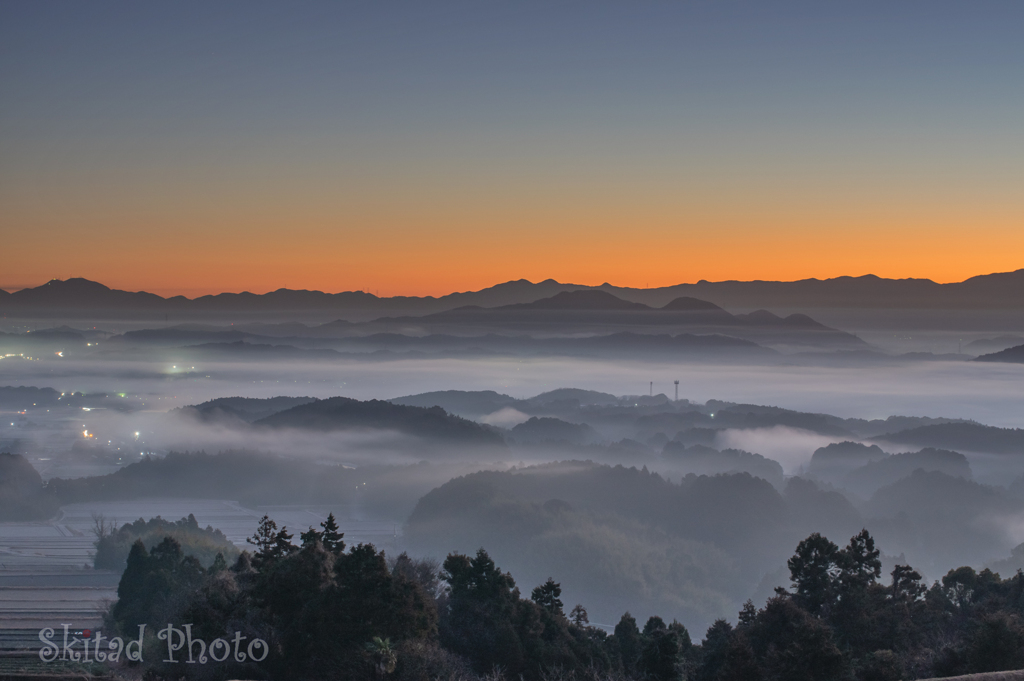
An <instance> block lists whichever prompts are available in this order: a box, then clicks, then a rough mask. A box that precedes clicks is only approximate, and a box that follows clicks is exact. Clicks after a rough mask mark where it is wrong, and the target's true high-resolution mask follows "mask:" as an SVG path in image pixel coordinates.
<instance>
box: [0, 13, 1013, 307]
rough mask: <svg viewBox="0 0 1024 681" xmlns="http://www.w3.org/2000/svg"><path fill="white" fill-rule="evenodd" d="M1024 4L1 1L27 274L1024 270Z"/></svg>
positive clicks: (3, 102) (194, 279) (300, 279)
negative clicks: (1022, 36)
mask: <svg viewBox="0 0 1024 681" xmlns="http://www.w3.org/2000/svg"><path fill="white" fill-rule="evenodd" d="M1022 34H1024V3H1020V2H1019V1H1016V0H1014V1H1007V2H986V1H984V0H982V1H979V2H970V3H968V2H947V1H943V0H928V1H922V2H913V1H908V2H899V3H893V2H870V1H869V2H846V3H837V2H828V3H822V2H793V1H789V0H780V1H779V2H770V3H764V2H743V3H739V2H727V1H718V2H666V1H658V2H656V1H651V2H621V3H605V2H550V1H549V2H515V3H497V2H488V1H482V0H475V1H473V2H447V1H438V2H387V3H381V2H324V3H319V2H291V3H267V2H253V1H246V2H229V1H224V2H216V3H208V2H146V3H138V2H91V3H83V2H46V3H39V2H27V1H26V2H11V1H9V0H0V261H2V265H3V266H2V267H0V287H2V288H5V289H7V290H13V289H17V288H22V287H26V286H37V285H39V284H42V283H44V282H45V281H47V280H49V279H51V278H67V277H78V276H81V277H87V278H89V279H94V280H97V281H101V282H103V283H105V284H107V285H109V286H112V287H116V288H123V289H128V290H149V291H153V292H156V293H160V294H164V295H169V294H177V293H184V294H185V295H190V296H191V295H201V294H205V293H212V292H220V291H242V290H249V291H253V292H264V291H268V290H274V289H277V288H281V287H287V288H307V289H319V290H325V291H342V290H354V289H362V290H368V291H370V292H376V293H379V294H380V295H439V294H444V293H449V292H452V291H462V290H473V289H479V288H482V287H485V286H489V285H493V284H496V283H499V282H502V281H507V280H511V279H520V278H526V279H530V280H533V281H538V280H542V279H546V278H549V277H550V278H555V279H558V280H560V281H568V282H573V283H580V284H600V283H602V282H606V281H607V282H611V283H613V284H617V285H622V286H637V287H644V286H652V287H653V286H664V285H670V284H676V283H681V282H694V281H698V280H701V279H708V280H723V279H745V280H749V279H776V280H793V279H801V278H808V277H818V278H825V277H834V276H841V275H861V274H868V273H872V274H877V275H879V276H887V277H926V278H930V279H933V280H936V281H942V282H946V281H959V280H962V279H965V278H967V277H970V276H973V275H977V274H985V273H989V272H999V271H1010V270H1016V269H1019V268H1021V267H1024V228H1022V227H1024V40H1022V39H1021V35H1022Z"/></svg>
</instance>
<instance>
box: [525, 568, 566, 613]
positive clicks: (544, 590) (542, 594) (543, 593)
mask: <svg viewBox="0 0 1024 681" xmlns="http://www.w3.org/2000/svg"><path fill="white" fill-rule="evenodd" d="M561 595H562V585H561V584H558V583H557V582H556V581H555V580H553V579H551V578H550V577H548V581H546V582H544V583H543V584H541V585H540V586H538V587H536V588H535V589H534V590H533V593H532V594H531V595H530V598H531V599H532V600H533V602H534V603H536V604H537V605H539V606H540V607H542V608H544V609H545V610H547V611H548V612H551V613H554V614H558V615H561V614H563V613H562V601H561V600H560V599H559V598H558V597H559V596H561Z"/></svg>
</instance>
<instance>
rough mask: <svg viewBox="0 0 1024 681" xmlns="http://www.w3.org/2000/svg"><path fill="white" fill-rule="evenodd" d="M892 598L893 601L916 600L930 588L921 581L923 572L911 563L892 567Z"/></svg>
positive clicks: (890, 592)
mask: <svg viewBox="0 0 1024 681" xmlns="http://www.w3.org/2000/svg"><path fill="white" fill-rule="evenodd" d="M891 574H892V586H891V587H890V591H889V594H890V598H891V599H892V600H893V601H898V602H899V601H910V602H913V601H916V600H918V599H919V598H921V597H922V596H924V594H925V592H926V591H927V590H928V588H927V587H926V586H925V585H924V584H922V583H921V573H919V572H918V571H917V570H915V569H914V568H912V567H910V566H909V565H897V566H896V567H894V568H893V569H892V573H891Z"/></svg>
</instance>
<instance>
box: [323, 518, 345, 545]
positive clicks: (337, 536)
mask: <svg viewBox="0 0 1024 681" xmlns="http://www.w3.org/2000/svg"><path fill="white" fill-rule="evenodd" d="M320 527H322V528H323V530H324V531H323V532H321V533H320V541H322V542H323V544H324V548H325V549H327V550H328V551H330V552H331V553H341V552H342V551H344V550H345V542H343V541H342V540H341V538H342V537H344V536H345V534H344V533H343V532H338V529H339V528H338V522H337V521H336V520H335V519H334V513H328V514H327V520H325V521H324V522H322V523H320Z"/></svg>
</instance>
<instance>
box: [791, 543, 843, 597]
mask: <svg viewBox="0 0 1024 681" xmlns="http://www.w3.org/2000/svg"><path fill="white" fill-rule="evenodd" d="M840 559H841V557H840V555H839V547H838V546H836V545H835V544H833V543H832V542H830V541H829V540H828V539H826V538H825V537H822V536H821V535H820V534H818V533H817V532H815V533H814V534H812V535H811V536H809V537H807V539H804V540H803V541H801V542H800V543H799V544H797V547H796V554H794V556H793V557H792V558H790V559H789V562H788V565H789V574H790V578H791V579H792V581H793V587H794V588H795V589H796V600H797V602H798V603H799V604H800V605H801V606H802V607H804V608H806V609H807V611H808V612H810V613H812V614H819V613H820V612H821V611H822V610H823V609H825V608H828V607H830V606H831V605H832V603H833V602H834V601H835V580H836V577H837V576H838V574H839V571H840V568H839V561H840Z"/></svg>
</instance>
